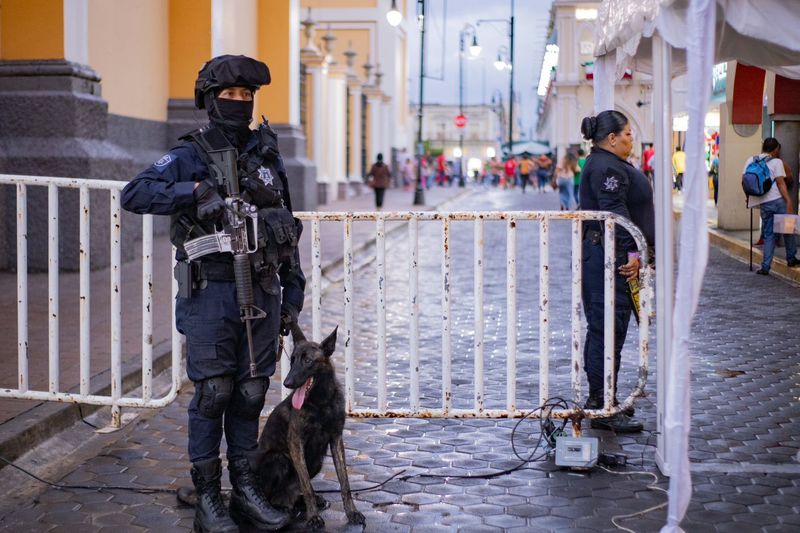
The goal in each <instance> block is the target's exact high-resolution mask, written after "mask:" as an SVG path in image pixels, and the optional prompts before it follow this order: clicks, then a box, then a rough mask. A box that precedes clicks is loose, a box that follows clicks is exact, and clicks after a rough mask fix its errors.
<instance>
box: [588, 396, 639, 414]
mask: <svg viewBox="0 0 800 533" xmlns="http://www.w3.org/2000/svg"><path fill="white" fill-rule="evenodd" d="M604 403H605V401H604V400H603V398H602V397H597V396H591V395H590V396H589V398H587V400H586V403H585V404H584V405H583V408H584V409H602V408H603V404H604ZM617 405H619V402H618V401H617V399H616V398H614V407H616V406H617ZM621 412H622V413H624V414H626V415H628V416H633V415H634V414H636V408H635V407H634V406H632V405H631V406H630V407H628V408H627V409H623V410H622V411H621Z"/></svg>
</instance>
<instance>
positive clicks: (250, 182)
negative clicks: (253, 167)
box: [239, 177, 281, 209]
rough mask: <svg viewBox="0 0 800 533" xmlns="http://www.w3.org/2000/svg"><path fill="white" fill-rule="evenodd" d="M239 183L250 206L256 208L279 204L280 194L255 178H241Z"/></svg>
mask: <svg viewBox="0 0 800 533" xmlns="http://www.w3.org/2000/svg"><path fill="white" fill-rule="evenodd" d="M239 183H240V184H241V186H242V188H243V189H244V190H245V191H246V192H247V194H248V195H249V196H250V199H251V202H250V203H252V204H254V205H255V206H256V207H257V208H259V209H262V208H264V207H273V206H278V205H280V203H281V193H280V192H279V191H276V190H274V189H270V188H269V187H267V186H266V185H265V184H264V182H263V181H261V180H260V179H257V178H250V177H247V178H242V179H241V180H240V181H239Z"/></svg>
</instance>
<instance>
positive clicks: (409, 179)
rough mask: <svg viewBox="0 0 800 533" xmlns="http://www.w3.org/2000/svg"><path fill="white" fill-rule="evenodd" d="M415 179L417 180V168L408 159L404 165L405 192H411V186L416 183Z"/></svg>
mask: <svg viewBox="0 0 800 533" xmlns="http://www.w3.org/2000/svg"><path fill="white" fill-rule="evenodd" d="M415 179H417V168H416V166H415V165H414V161H412V160H411V158H410V157H408V158H406V162H405V164H404V165H403V190H404V191H410V190H411V184H412V183H414V180H415Z"/></svg>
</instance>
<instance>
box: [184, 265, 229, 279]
mask: <svg viewBox="0 0 800 533" xmlns="http://www.w3.org/2000/svg"><path fill="white" fill-rule="evenodd" d="M192 275H193V277H194V279H195V280H198V281H202V280H208V281H236V275H235V274H234V272H233V263H217V262H211V261H193V262H192Z"/></svg>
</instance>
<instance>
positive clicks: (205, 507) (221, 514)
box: [192, 459, 239, 533]
mask: <svg viewBox="0 0 800 533" xmlns="http://www.w3.org/2000/svg"><path fill="white" fill-rule="evenodd" d="M220 465H221V461H220V460H219V459H207V460H205V461H197V462H196V463H192V481H193V482H194V488H195V491H196V493H197V504H196V505H195V508H194V530H195V531H199V532H201V533H205V532H207V533H235V532H237V531H239V528H238V527H237V526H236V524H235V523H234V522H233V520H231V517H230V516H228V512H227V511H226V510H225V504H224V503H222V496H221V495H220V493H219V491H220V482H219V479H220V476H221V475H222V468H221V466H220Z"/></svg>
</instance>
